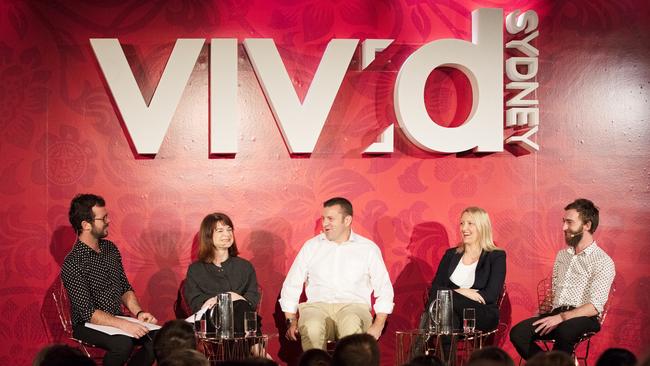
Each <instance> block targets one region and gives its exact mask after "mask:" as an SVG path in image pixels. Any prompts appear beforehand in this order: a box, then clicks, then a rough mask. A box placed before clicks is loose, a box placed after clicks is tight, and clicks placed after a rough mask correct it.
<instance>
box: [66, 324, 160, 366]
mask: <svg viewBox="0 0 650 366" xmlns="http://www.w3.org/2000/svg"><path fill="white" fill-rule="evenodd" d="M72 335H73V336H74V337H75V338H77V339H79V340H82V341H84V342H88V343H92V344H94V345H96V346H97V347H100V348H102V349H105V350H106V354H105V355H104V360H103V363H102V364H103V365H104V366H122V365H124V364H125V363H126V361H129V366H150V365H152V364H153V362H154V360H155V356H154V353H153V339H154V336H155V335H156V331H151V332H149V333H148V334H147V335H145V336H144V337H142V338H140V339H135V338H131V337H127V336H124V335H108V334H106V333H103V332H100V331H97V330H94V329H91V328H88V327H86V326H84V325H77V326H76V327H74V329H73V331H72ZM136 345H139V346H141V347H140V349H139V350H138V351H137V352H136V353H135V354H133V357H131V352H132V351H133V348H134V347H135V346H136ZM129 357H131V359H130V360H129Z"/></svg>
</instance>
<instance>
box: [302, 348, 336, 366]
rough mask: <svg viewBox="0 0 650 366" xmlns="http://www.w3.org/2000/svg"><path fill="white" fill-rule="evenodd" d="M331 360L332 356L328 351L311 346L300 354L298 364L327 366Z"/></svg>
mask: <svg viewBox="0 0 650 366" xmlns="http://www.w3.org/2000/svg"><path fill="white" fill-rule="evenodd" d="M331 362H332V356H330V354H329V353H327V352H326V351H324V350H322V349H318V348H313V349H310V350H307V351H305V352H304V353H303V354H302V356H300V360H299V361H298V366H329V365H330V363H331Z"/></svg>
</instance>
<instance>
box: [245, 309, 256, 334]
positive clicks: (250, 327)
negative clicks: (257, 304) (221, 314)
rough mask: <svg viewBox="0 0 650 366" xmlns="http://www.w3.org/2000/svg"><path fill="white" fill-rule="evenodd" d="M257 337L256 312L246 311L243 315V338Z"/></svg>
mask: <svg viewBox="0 0 650 366" xmlns="http://www.w3.org/2000/svg"><path fill="white" fill-rule="evenodd" d="M256 335H257V312H255V311H247V312H245V313H244V336H245V337H255V336H256Z"/></svg>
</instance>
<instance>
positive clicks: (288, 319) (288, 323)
mask: <svg viewBox="0 0 650 366" xmlns="http://www.w3.org/2000/svg"><path fill="white" fill-rule="evenodd" d="M296 321H297V319H296V318H287V320H286V322H287V327H290V326H291V324H293V323H295V322H296Z"/></svg>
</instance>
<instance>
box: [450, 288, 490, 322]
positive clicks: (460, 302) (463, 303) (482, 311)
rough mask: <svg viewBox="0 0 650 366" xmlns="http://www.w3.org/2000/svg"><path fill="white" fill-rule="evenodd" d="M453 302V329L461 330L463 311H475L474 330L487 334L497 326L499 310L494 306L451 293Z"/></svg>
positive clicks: (454, 292)
mask: <svg viewBox="0 0 650 366" xmlns="http://www.w3.org/2000/svg"><path fill="white" fill-rule="evenodd" d="M452 294H453V295H452V299H453V302H454V318H453V322H454V329H463V310H464V309H467V308H473V309H475V310H474V311H475V313H476V329H477V330H480V331H483V332H487V331H490V330H494V329H496V327H497V326H498V325H499V309H498V308H497V306H496V305H485V304H481V303H480V302H477V301H474V300H472V299H470V298H468V297H465V296H463V295H461V294H459V293H458V292H456V291H452Z"/></svg>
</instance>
